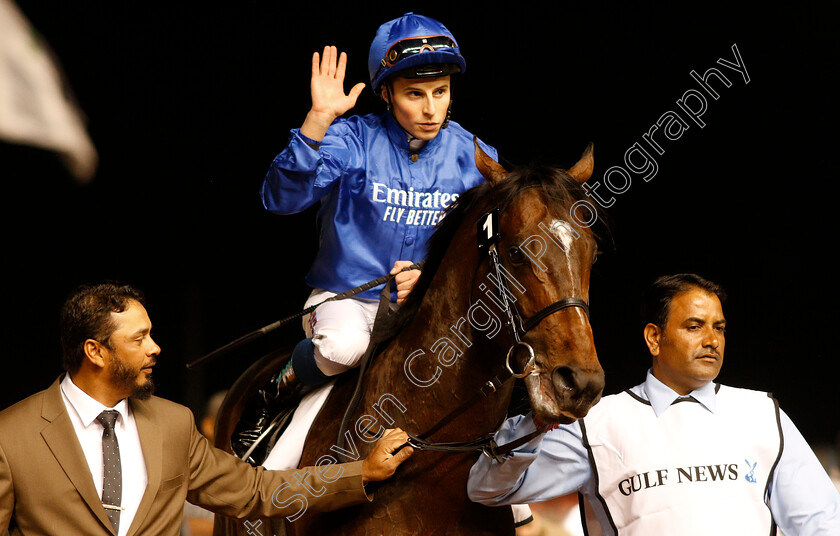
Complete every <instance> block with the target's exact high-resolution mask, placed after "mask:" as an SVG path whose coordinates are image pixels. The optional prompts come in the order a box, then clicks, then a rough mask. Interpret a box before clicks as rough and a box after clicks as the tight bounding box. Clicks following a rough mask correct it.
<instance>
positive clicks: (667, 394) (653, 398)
mask: <svg viewBox="0 0 840 536" xmlns="http://www.w3.org/2000/svg"><path fill="white" fill-rule="evenodd" d="M641 387H642V394H643V396H644V398H646V399H647V400H648V401H649V402H650V405H651V407H652V408H653V412H654V413H655V414H656V416H657V417H659V416H660V415H661V414H662V413H663V412H664V411H665V410H667V409H668V408H669V407H671V406H672V405H673V404H674V402H676V401H677V400H679V399H687V398H689V397H691V398H693V399H694V400H696V401H697V402H699V403H700V405H701V406H703V407H704V408H706V409H707V410H709V411H710V412H712V413H714V412H715V394H716V393H717V385H715V383H714V382H709V383H707V384H706V385H704V386H703V387H701V388H700V389H695V390H694V391H691V392H690V393H688V394H687V395H686V396H680V395H679V394H677V392H676V391H674V390H673V389H671V388H670V387H668V386H667V385H665V384H664V383H662V382H661V381H659V379H657V378H656V377H655V376H654V375H653V369H648V372H647V378H645V383H643V384H642V385H641Z"/></svg>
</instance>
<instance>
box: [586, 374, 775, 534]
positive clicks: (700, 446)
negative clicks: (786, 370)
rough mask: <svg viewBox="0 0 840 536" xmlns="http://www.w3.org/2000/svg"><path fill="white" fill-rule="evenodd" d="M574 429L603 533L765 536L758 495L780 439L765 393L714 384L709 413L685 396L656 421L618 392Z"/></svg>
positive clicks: (764, 510) (762, 499)
mask: <svg viewBox="0 0 840 536" xmlns="http://www.w3.org/2000/svg"><path fill="white" fill-rule="evenodd" d="M581 428H582V430H583V434H584V443H585V445H586V447H587V449H588V450H589V455H590V460H591V462H592V465H593V474H594V475H595V478H597V489H598V494H599V497H597V498H592V499H593V502H598V503H600V504H599V505H595V507H596V508H598V507H599V506H600V507H601V508H603V509H605V510H606V513H607V518H608V519H609V521H610V523H611V525H612V526H611V527H610V526H607V527H603V529H604V530H605V531H606V533H608V534H609V533H614V534H620V535H622V536H623V535H628V536H650V535H666V536H670V535H679V536H691V535H696V536H708V535H710V534H714V535H715V536H721V535H733V536H734V535H737V536H746V535H752V534H755V535H761V536H766V535H768V534H775V524H774V522H773V519H772V516H771V513H770V508H769V507H768V506H767V491H768V486H769V481H770V478H771V476H772V474H773V470H774V469H775V467H776V464H777V463H778V460H779V457H780V456H781V452H782V439H781V438H782V434H781V427H780V424H779V412H778V404H776V401H775V400H774V399H773V398H772V397H770V396H769V395H768V394H767V393H760V392H757V391H749V390H746V389H736V388H732V387H725V386H720V388H719V391H718V393H717V395H716V400H715V413H712V412H710V411H709V410H707V409H706V408H704V407H703V406H702V405H700V404H699V403H697V402H696V401H693V400H685V401H679V402H677V403H675V404H673V405H672V406H671V407H669V408H668V409H667V410H666V411H664V412H663V413H662V414H661V415H660V416H659V417H658V418H657V417H656V415H655V413H654V411H653V409H652V408H651V406H650V404H649V403H648V402H647V401H644V400H642V399H640V398H638V397H636V396H635V395H633V394H631V393H630V392H624V393H621V394H618V395H615V396H610V397H605V398H604V399H603V400H601V402H599V403H598V404H597V405H596V406H595V407H594V408H593V409H592V411H590V413H589V415H588V416H587V417H586V418H585V419H583V421H582V424H581Z"/></svg>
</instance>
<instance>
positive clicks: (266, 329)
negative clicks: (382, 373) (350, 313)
mask: <svg viewBox="0 0 840 536" xmlns="http://www.w3.org/2000/svg"><path fill="white" fill-rule="evenodd" d="M423 262H424V261H420V262H417V263H414V264H412V265H411V266H406V267H405V268H403V269H402V270H400V272H407V271H409V270H421V269H422V268H423ZM392 277H394V276H393V275H391V274H388V275H385V276H382V277H380V278H378V279H374V280H373V281H368V282H367V283H365V284H363V285H359V286H358V287H355V288H351V289H350V290H348V291H345V292H342V293H341V294H336V295H335V296H332V297H331V298H327V299H326V300H324V301H322V302H319V303H316V304H315V305H310V306H309V307H307V308H305V309H304V310H302V311H299V312H297V313H295V314H293V315H291V316H287V317H286V318H281V319H280V320H278V321H276V322H272V323H271V324H268V325H267V326H263V327H261V328H259V329H257V330H254V331H252V332H250V333H246V334H245V335H242V336H241V337H239V338H237V339H235V340H233V341H231V342H229V343H227V344H225V345H224V346H222V347H220V348H217V349H215V350H213V351H212V352H210V353H208V354H205V355H204V356H202V357H199V358H198V359H196V360H195V361H192V362H191V363H187V368H188V369H191V368H193V367H195V366H197V365H200V364H201V363H204V362H206V361H210V360H212V359H216V358H217V357H220V356H222V355H224V354H226V353H228V352H230V351H232V350H234V349H236V348H238V347H240V346H242V345H244V344H246V343H249V342H251V341H253V340H256V339H259V338H261V337H263V336H265V335H268V334H269V333H271V332H272V331H274V330H276V329H277V328H279V327H280V326H282V325H283V324H285V323H287V322H289V321H291V320H294V319H295V318H300V317H302V316H305V315H308V314H309V313H311V312H312V311H314V310H315V309H317V308H318V306H320V305H321V304H322V303H326V302H329V301H336V300H343V299H345V298H350V297H352V296H355V295H356V294H359V293H361V292H364V291H366V290H368V289H371V288H373V287H377V286H379V285H382V284H383V283H387V282H388V280H389V279H391V278H392Z"/></svg>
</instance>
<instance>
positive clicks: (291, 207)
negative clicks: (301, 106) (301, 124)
mask: <svg viewBox="0 0 840 536" xmlns="http://www.w3.org/2000/svg"><path fill="white" fill-rule="evenodd" d="M481 147H482V149H483V150H484V151H485V152H486V153H487V154H488V155H490V156H491V157H492V158H493V159H497V158H498V156H497V153H496V150H495V149H493V148H492V147H489V146H487V145H485V144H483V143H481ZM483 181H484V178H483V177H482V176H481V174H480V173H479V171H478V169H477V168H476V165H475V146H474V144H473V135H472V134H470V133H469V132H467V131H466V130H464V129H463V128H462V127H461V126H460V125H458V124H457V123H455V122H450V123H449V127H448V128H445V129H442V130H441V131H440V133H439V134H438V135H437V136H436V137H435V138H434V139H432V140H431V141H429V142H428V143H427V144H426V146H425V147H423V148H422V149H421V150H420V151H419V152H417V153H412V152H411V151H409V146H408V140H407V136H406V134H405V132H404V131H403V130H402V129H401V128H400V127H399V125H398V124H397V123H396V121H395V120H394V119H393V117H392V116H391V115H390V114H389V113H387V112H386V113H382V114H370V115H363V116H352V117H350V118H348V119H343V118H341V119H337V120H336V121H335V122H334V123H333V124H332V125H331V126H330V128H329V130H328V131H327V134H326V136H325V137H324V140H323V141H322V142H321V144H320V146H319V147H318V149H317V150H315V149H313V148H312V147H311V146H310V145H308V144H307V143H306V141H304V139H303V138H302V137H301V135H300V132H299V131H298V130H297V129H295V130H292V137H291V139H290V141H289V144H288V145H287V146H286V148H285V149H284V150H283V152H281V153H280V154H279V155H277V157H276V158H275V159H274V161H273V162H272V165H271V168H270V169H269V171H268V174H267V175H266V177H265V180H264V181H263V185H262V191H261V193H262V200H263V205H264V206H265V208H266V209H267V210H270V211H271V212H274V213H276V214H294V213H296V212H301V211H303V210H305V209H307V208H309V207H310V206H312V205H314V204H315V203H316V202H317V201H321V206H320V209H319V210H318V217H317V224H318V229H319V235H320V240H319V249H318V254H317V256H316V257H315V262H314V263H313V265H312V267H311V268H310V270H309V273H308V274H307V276H306V283H307V284H308V285H309V286H311V287H313V288H322V289H326V290H331V291H333V292H339V293H340V292H344V291H346V290H349V289H351V288H353V287H356V286H359V285H362V284H364V283H366V282H368V281H370V280H373V279H376V278H378V277H381V276H383V275H386V274H388V272H390V270H391V268H392V267H393V266H394V262H396V261H398V260H409V261H414V262H417V261H419V260H422V259H423V258H425V255H426V250H425V246H426V241H427V240H428V238H429V237H430V236H431V234H432V232H433V230H434V228H435V224H436V223H437V222H438V220H439V219H440V215H441V211H442V210H443V209H445V208H446V207H447V206H448V205H449V204H450V203H451V202H453V201H454V200H455V199H457V198H458V195H459V194H460V193H462V192H464V191H466V190H468V189H470V188H472V187H473V186H476V185H478V184H481V183H482V182H483ZM380 290H381V287H379V288H378V289H377V288H374V289H370V290H368V291H365V292H364V293H361V294H358V295H357V296H358V297H360V298H369V299H376V298H378V297H379V291H380ZM395 298H396V293H395V292H392V300H394V299H395Z"/></svg>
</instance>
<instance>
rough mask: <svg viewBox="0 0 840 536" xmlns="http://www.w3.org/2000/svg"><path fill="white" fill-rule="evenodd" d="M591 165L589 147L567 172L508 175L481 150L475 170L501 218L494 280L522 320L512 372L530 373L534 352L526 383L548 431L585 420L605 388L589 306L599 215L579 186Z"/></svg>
mask: <svg viewBox="0 0 840 536" xmlns="http://www.w3.org/2000/svg"><path fill="white" fill-rule="evenodd" d="M593 162H594V160H593V154H592V146H591V145H590V146H589V147H587V149H586V152H585V153H584V155H583V157H582V158H581V159H580V161H578V163H577V164H575V165H574V166H573V167H572V168H571V169H569V170H568V171H564V170H561V169H557V168H547V167H540V168H537V167H531V168H522V169H517V170H515V171H514V172H512V173H508V172H507V171H506V170H505V169H504V168H503V167H502V166H500V165H499V164H498V163H496V162H495V161H493V160H492V159H491V158H489V157H488V156H487V155H486V154H485V153H484V152H483V151H482V150H481V148H480V147H478V145H476V164H477V165H478V168H479V170H480V171H481V173H482V175H484V177H485V178H486V179H487V181H488V183H490V184H491V187H492V189H493V194H492V195H491V196H489V197H490V198H492V199H494V200H495V201H494V202H495V203H497V204H498V208H499V209H500V211H501V212H500V217H499V222H500V225H499V227H500V232H499V237H498V243H497V244H496V248H495V249H496V251H497V252H498V262H499V264H500V268H498V269H497V270H500V273H501V276H500V277H497V278H496V280H501V279H506V280H507V288H508V290H509V291H510V296H511V297H512V300H511V301H513V300H515V302H514V303H512V309H513V314H514V315H515V316H518V317H519V318H517V319H516V322H515V323H517V324H519V323H520V322H519V320H520V319H521V324H520V325H519V326H518V328H519V333H520V336H521V340H522V342H523V343H524V344H514V341H512V344H514V350H513V351H512V352H511V353H510V357H509V359H510V366H511V368H512V369H513V370H514V371H516V372H517V373H519V372H520V371H522V372H523V373H526V372H528V367H529V364H526V362H529V361H530V350H531V349H533V355H534V358H533V361H532V363H533V369H532V370H531V371H530V373H528V374H527V375H526V376H525V378H524V381H525V384H526V386H527V389H528V394H529V397H530V402H531V408H532V409H533V411H534V416H535V417H536V418H537V419H539V420H540V421H542V422H544V423H546V424H554V423H569V422H573V421H574V420H576V419H579V418H582V417H584V416H585V415H586V414H587V412H588V411H589V409H590V408H591V407H592V406H593V405H594V404H595V403H596V402H597V401H598V400H599V399H600V397H601V392H602V390H603V388H604V370H603V369H602V368H601V365H600V363H599V362H598V356H597V354H596V351H595V343H594V340H593V336H592V329H591V326H590V325H589V316H588V306H587V304H588V301H589V276H590V271H591V267H592V263H593V262H594V260H595V254H596V243H595V238H594V236H593V233H592V232H591V230H590V227H591V224H592V223H594V220H595V219H596V218H597V216H596V215H595V213H594V205H592V204H591V203H589V202H588V201H587V198H586V195H585V192H584V190H583V187H582V184H583V183H584V182H585V181H586V180H587V179H588V178H589V177H590V176H591V175H592V170H593ZM489 264H491V265H492V262H491V263H489ZM491 271H492V268H491ZM505 272H507V274H505ZM508 275H509V276H510V277H508ZM502 301H503V300H502ZM514 362H516V364H514ZM523 368H524V369H525V370H523Z"/></svg>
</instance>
